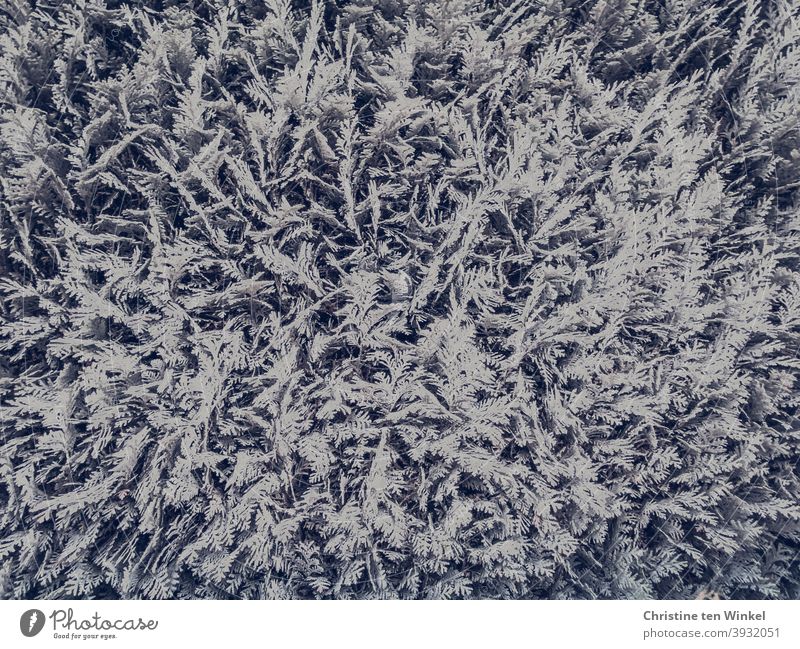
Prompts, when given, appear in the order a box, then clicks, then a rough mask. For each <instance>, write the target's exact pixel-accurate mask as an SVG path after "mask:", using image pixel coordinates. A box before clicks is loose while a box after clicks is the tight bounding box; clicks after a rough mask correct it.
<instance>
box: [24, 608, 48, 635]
mask: <svg viewBox="0 0 800 649" xmlns="http://www.w3.org/2000/svg"><path fill="white" fill-rule="evenodd" d="M43 627H44V613H42V612H41V611H40V610H39V609H38V608H32V609H31V610H30V611H25V612H24V613H23V614H22V616H21V617H20V618H19V630H20V631H22V635H24V636H25V637H27V638H32V637H33V636H35V635H36V634H37V633H39V631H41V630H42V628H43Z"/></svg>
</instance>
